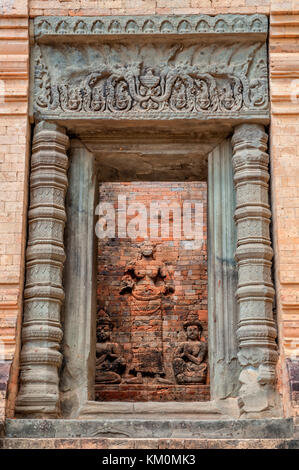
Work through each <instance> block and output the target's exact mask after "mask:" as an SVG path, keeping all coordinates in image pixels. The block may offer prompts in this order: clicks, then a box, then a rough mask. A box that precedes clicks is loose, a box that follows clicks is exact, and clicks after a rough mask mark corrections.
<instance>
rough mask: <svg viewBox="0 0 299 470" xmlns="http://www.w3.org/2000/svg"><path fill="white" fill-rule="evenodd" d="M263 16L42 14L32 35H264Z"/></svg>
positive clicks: (45, 37) (51, 36)
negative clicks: (94, 15)
mask: <svg viewBox="0 0 299 470" xmlns="http://www.w3.org/2000/svg"><path fill="white" fill-rule="evenodd" d="M267 32H268V18H267V16H266V15H260V14H255V15H230V14H228V15H216V16H209V15H153V16H133V17H130V16H101V17H98V18H97V17H88V16H87V17H86V16H81V17H79V18H78V17H77V18H76V17H69V16H42V17H37V18H35V19H34V36H35V37H36V38H39V39H41V38H43V40H48V39H53V38H55V37H57V36H60V37H61V36H64V38H65V39H67V37H68V36H69V37H73V36H76V37H77V38H78V37H80V36H84V37H85V36H91V37H93V36H94V37H105V36H107V37H111V36H112V37H113V36H117V37H119V36H128V35H130V36H132V35H133V36H140V35H145V36H148V35H151V36H157V35H163V36H165V35H166V36H171V37H173V36H175V35H178V36H181V35H184V36H186V35H196V36H199V35H205V36H206V35H211V34H217V35H219V34H221V36H223V35H224V34H230V35H236V34H238V35H240V34H246V35H247V34H248V33H251V34H254V35H259V36H262V37H264V38H265V36H266V34H267Z"/></svg>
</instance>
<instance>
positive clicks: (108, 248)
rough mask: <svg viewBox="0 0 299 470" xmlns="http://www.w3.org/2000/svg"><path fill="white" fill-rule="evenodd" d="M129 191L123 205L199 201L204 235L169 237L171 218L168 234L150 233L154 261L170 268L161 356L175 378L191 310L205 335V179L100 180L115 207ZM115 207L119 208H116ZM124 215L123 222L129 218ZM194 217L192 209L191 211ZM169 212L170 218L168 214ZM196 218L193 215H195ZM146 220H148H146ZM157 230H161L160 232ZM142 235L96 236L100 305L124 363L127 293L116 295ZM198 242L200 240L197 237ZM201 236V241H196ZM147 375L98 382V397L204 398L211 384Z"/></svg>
mask: <svg viewBox="0 0 299 470" xmlns="http://www.w3.org/2000/svg"><path fill="white" fill-rule="evenodd" d="M119 195H125V196H126V197H127V206H129V205H130V204H132V203H142V204H144V206H145V207H146V208H147V213H148V219H149V213H150V211H149V208H150V203H151V202H152V201H160V200H163V201H166V202H167V203H168V204H169V205H170V204H172V203H178V204H179V205H180V206H183V202H184V201H189V200H191V199H192V200H194V201H197V202H199V203H200V204H201V205H202V210H203V217H202V222H203V226H202V227H200V228H201V230H202V234H203V240H199V241H198V246H197V245H196V241H193V240H189V239H187V237H186V236H185V234H182V235H183V236H182V238H181V240H179V239H174V238H173V231H172V228H171V227H172V220H170V233H169V235H170V236H169V237H168V238H165V237H164V238H153V239H152V241H153V242H157V245H156V253H155V258H156V261H159V262H161V264H165V265H166V266H167V269H168V271H169V273H170V278H171V283H172V284H173V286H174V288H175V292H174V293H173V294H170V295H167V296H165V297H164V299H163V301H162V318H163V323H162V332H163V359H164V364H165V372H166V377H167V378H168V379H170V380H171V381H172V382H173V383H174V384H175V383H176V381H175V377H174V374H173V369H172V360H173V353H174V349H175V348H176V347H177V345H178V341H184V340H185V334H184V331H183V323H184V321H186V319H187V318H188V317H190V315H192V314H196V315H198V318H199V320H200V321H201V322H202V326H203V329H204V331H203V338H204V339H205V340H207V338H208V336H207V326H208V325H207V313H208V312H207V303H208V289H207V287H208V286H207V184H206V183H205V182H187V183H169V182H136V183H134V182H133V183H102V184H101V185H100V201H101V202H110V203H113V204H114V205H115V208H116V209H117V207H118V204H117V200H118V196H119ZM116 212H117V210H116ZM133 217H134V216H133V215H130V216H129V215H128V216H127V223H130V220H131V219H132V218H133ZM193 217H194V214H193ZM171 218H172V217H171V213H170V219H171ZM193 223H194V218H193ZM148 226H149V224H148ZM197 230H199V227H197ZM158 235H161V233H158ZM142 240H143V238H140V237H139V239H137V240H131V239H130V238H112V239H110V238H106V239H100V240H99V242H98V291H97V293H98V306H99V307H100V308H103V309H105V311H107V312H109V314H110V316H111V319H112V321H113V323H114V325H115V328H114V330H113V341H115V342H117V343H118V344H119V345H120V346H121V349H122V351H123V355H124V358H125V360H126V362H127V363H129V362H130V351H131V343H130V328H131V317H130V305H129V301H128V297H127V295H120V293H119V292H120V287H121V280H122V277H123V275H124V272H125V267H126V265H127V264H128V263H130V262H132V261H133V260H134V259H136V256H138V253H139V246H140V242H141V241H142ZM199 242H200V243H199ZM201 242H202V246H201V247H199V245H200V244H201ZM154 382H155V381H153V380H152V379H151V378H145V380H144V384H143V385H138V386H137V385H134V386H133V385H129V384H121V385H120V386H119V385H113V386H112V385H109V386H107V385H103V384H101V385H98V386H96V390H97V399H99V400H126V401H128V400H130V401H139V400H140V401H147V400H151V401H156V400H157V401H161V400H180V401H189V400H207V399H208V398H209V387H205V386H198V385H192V386H174V387H173V386H169V387H168V386H165V385H163V386H161V385H160V386H156V385H155V384H154Z"/></svg>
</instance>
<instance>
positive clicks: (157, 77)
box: [34, 42, 268, 119]
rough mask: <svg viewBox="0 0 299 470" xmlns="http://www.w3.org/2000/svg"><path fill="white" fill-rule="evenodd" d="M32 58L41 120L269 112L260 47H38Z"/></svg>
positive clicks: (155, 45) (165, 45)
mask: <svg viewBox="0 0 299 470" xmlns="http://www.w3.org/2000/svg"><path fill="white" fill-rule="evenodd" d="M211 54H212V56H211ZM34 56H35V72H34V73H35V92H34V94H35V99H34V108H35V111H36V112H37V113H38V114H42V115H51V116H60V115H61V113H65V116H67V117H68V118H71V117H75V116H78V115H83V116H84V115H85V116H92V117H108V118H109V116H111V117H113V116H115V117H117V118H129V119H133V118H134V116H136V117H137V116H138V118H139V117H140V118H144V119H145V118H149V116H152V117H153V118H158V119H163V118H169V117H184V118H192V117H195V116H196V117H198V116H199V115H202V116H205V115H207V116H209V115H211V116H213V115H215V116H219V117H220V116H221V117H222V116H225V115H227V116H231V115H233V113H235V114H236V115H237V114H239V113H241V114H242V113H245V114H248V115H254V114H255V113H257V112H264V113H266V112H267V109H268V85H267V63H266V48H265V44H263V43H261V42H254V43H249V44H247V43H235V44H233V43H229V44H227V45H223V44H219V43H210V44H209V43H204V42H202V43H197V44H195V43H194V44H192V45H190V44H188V45H187V44H184V43H181V44H180V43H174V44H170V45H167V44H160V43H159V44H154V43H152V44H147V45H144V44H136V45H134V46H132V45H124V44H117V45H112V44H103V45H101V46H93V45H90V46H85V45H77V46H75V47H72V48H71V49H70V48H66V49H64V48H63V47H60V46H57V47H52V46H50V47H49V46H45V45H41V46H36V48H35V53H34ZM79 58H80V63H79V60H78V59H79ZM211 58H212V60H211ZM53 59H54V61H53ZM57 62H58V63H61V64H62V68H61V70H58V69H57V67H55V63H57ZM77 64H78V65H77Z"/></svg>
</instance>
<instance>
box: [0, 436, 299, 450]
mask: <svg viewBox="0 0 299 470" xmlns="http://www.w3.org/2000/svg"><path fill="white" fill-rule="evenodd" d="M0 449H299V440H298V439H99V438H96V439H93V438H85V439H80V438H78V439H55V438H50V439H26V438H23V439H11V438H8V439H7V438H6V439H0Z"/></svg>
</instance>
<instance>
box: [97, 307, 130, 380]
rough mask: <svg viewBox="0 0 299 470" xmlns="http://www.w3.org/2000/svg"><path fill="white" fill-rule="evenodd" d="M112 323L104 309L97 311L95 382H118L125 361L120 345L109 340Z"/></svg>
mask: <svg viewBox="0 0 299 470" xmlns="http://www.w3.org/2000/svg"><path fill="white" fill-rule="evenodd" d="M112 329H113V323H112V322H111V320H110V317H109V315H108V314H107V313H106V312H105V311H104V310H100V311H99V312H98V320H97V344H96V383H107V384H108V383H109V384H111V383H120V382H121V374H122V373H123V372H124V371H125V368H126V363H125V360H124V358H123V357H122V356H121V351H120V347H119V345H118V344H117V343H113V342H111V339H110V338H111V332H112Z"/></svg>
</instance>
